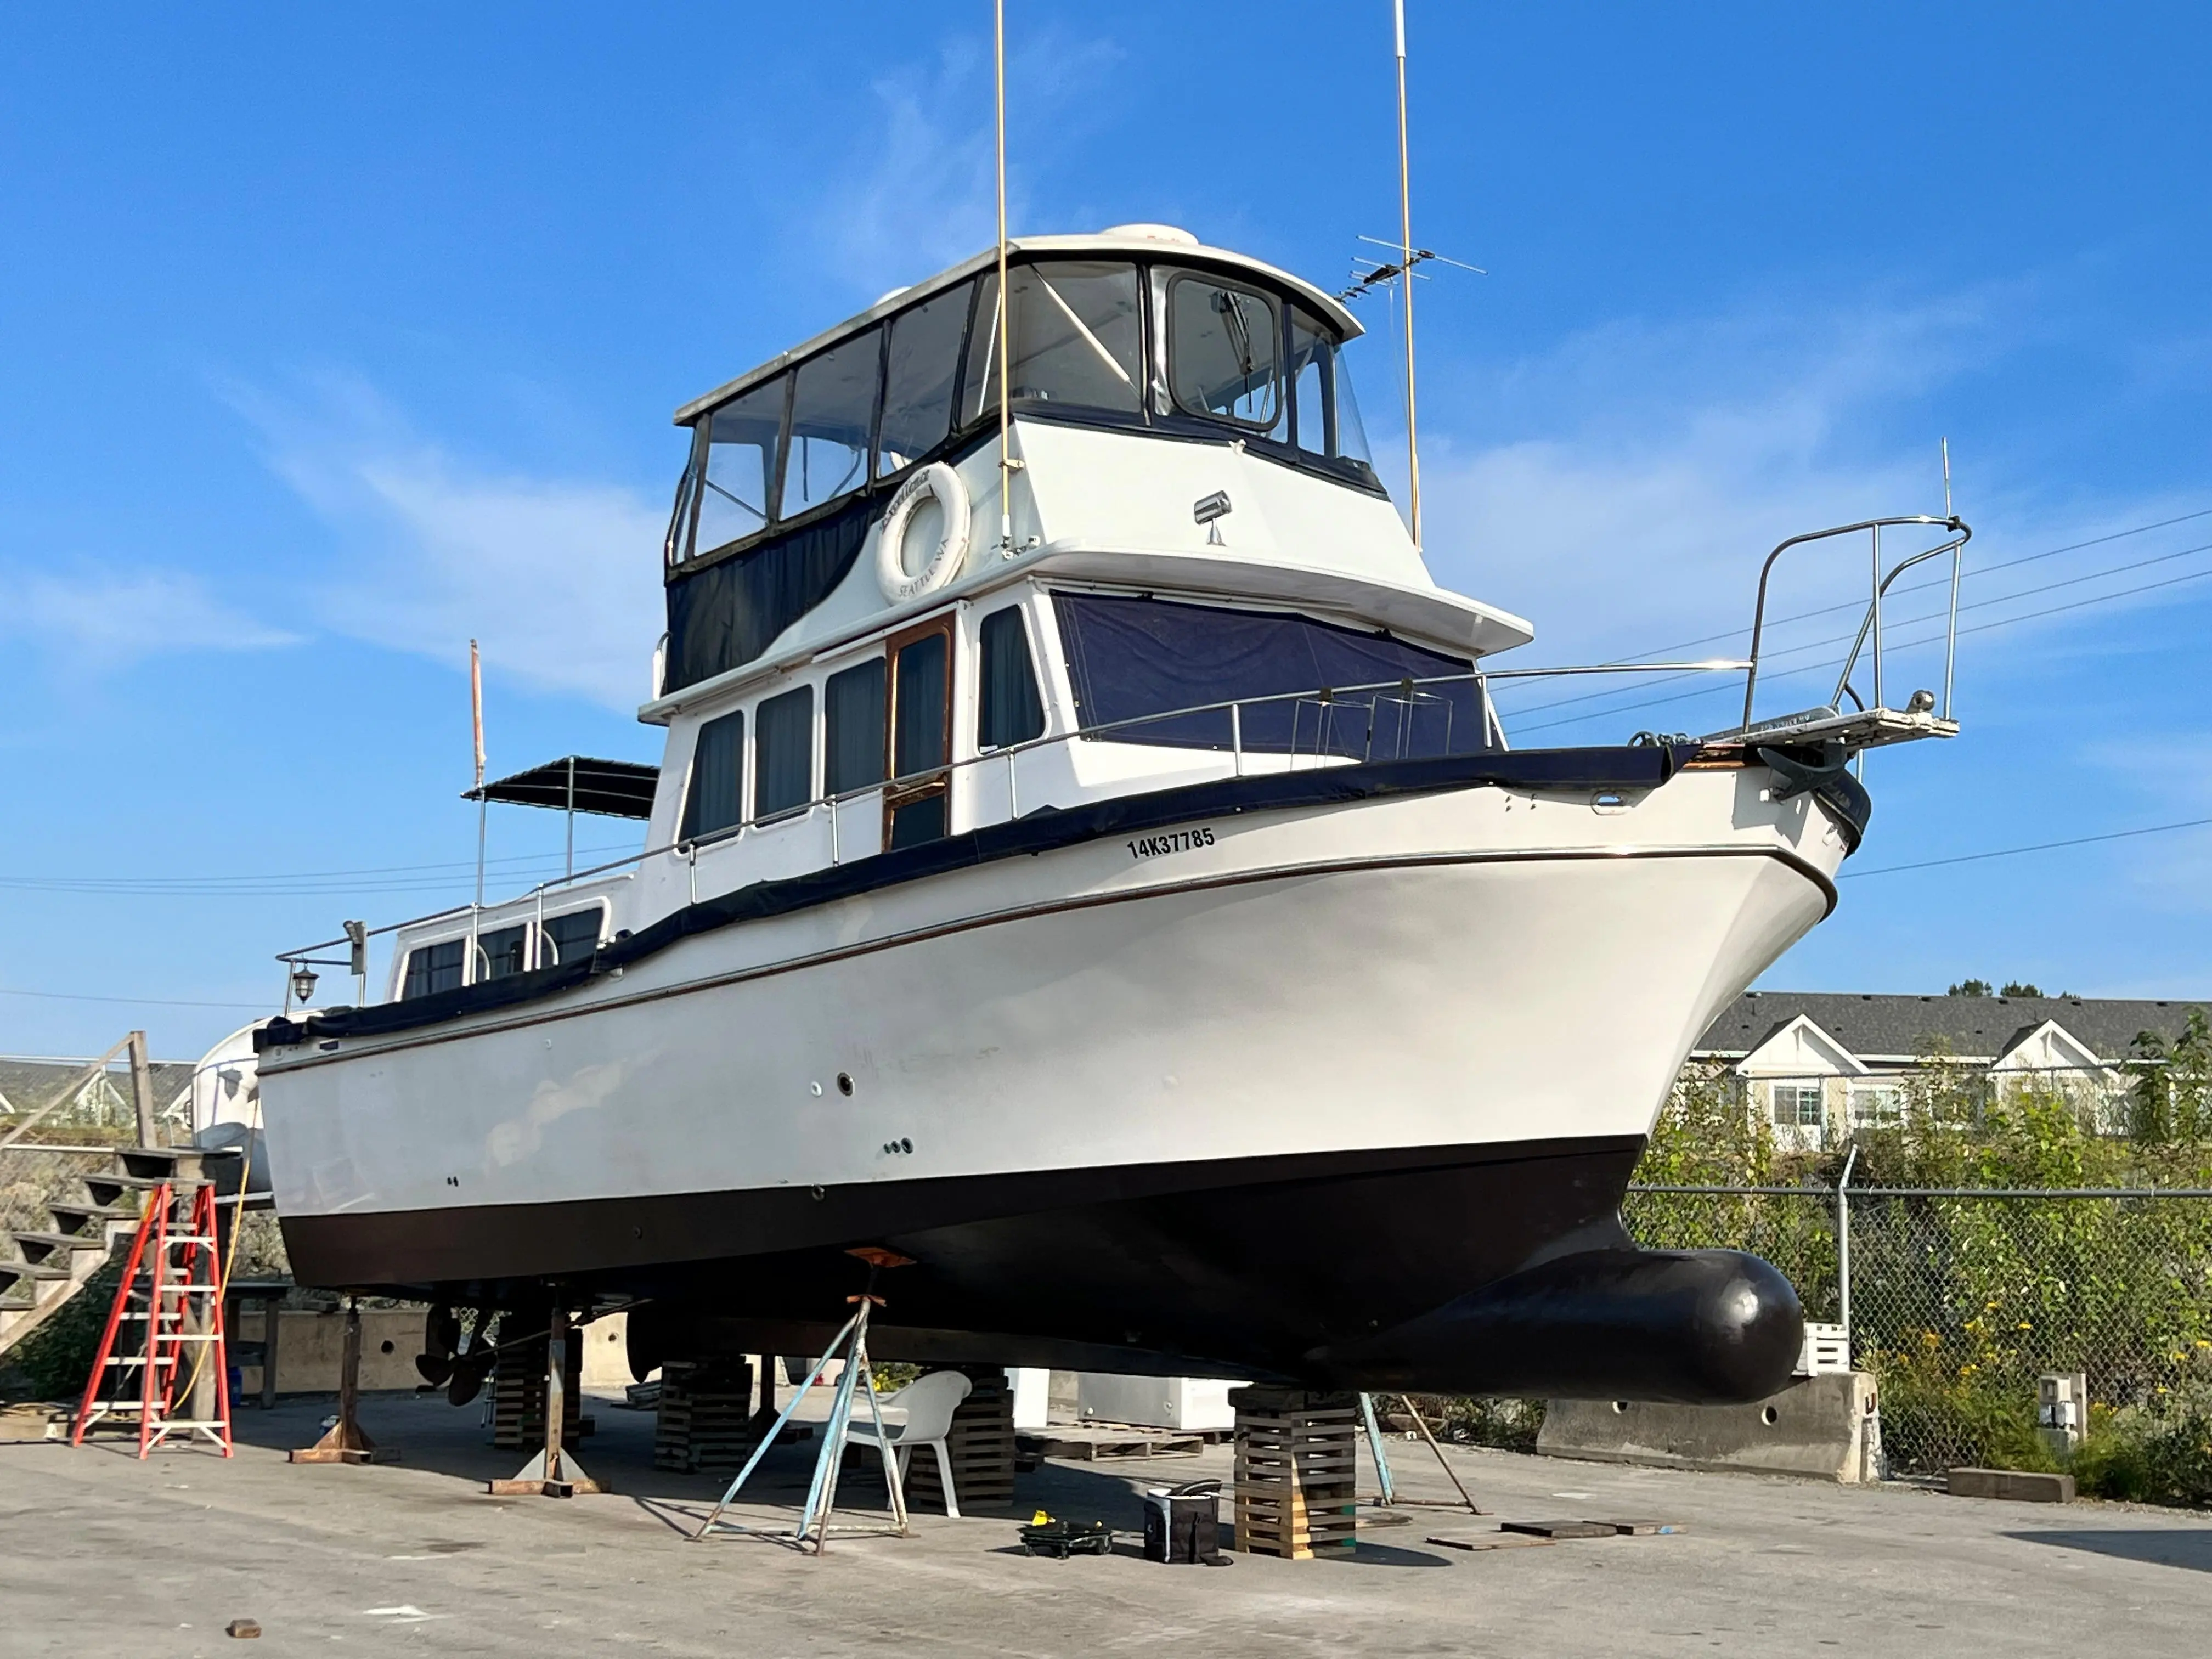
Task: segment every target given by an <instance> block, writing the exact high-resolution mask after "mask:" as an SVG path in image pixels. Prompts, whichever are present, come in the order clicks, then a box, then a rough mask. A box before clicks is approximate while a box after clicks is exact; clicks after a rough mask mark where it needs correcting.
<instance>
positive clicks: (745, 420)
mask: <svg viewBox="0 0 2212 1659" xmlns="http://www.w3.org/2000/svg"><path fill="white" fill-rule="evenodd" d="M784 389H785V383H784V382H783V381H782V380H770V381H769V383H768V384H767V385H766V386H755V387H754V388H753V389H752V390H751V391H750V392H746V393H745V395H744V397H742V398H734V399H732V401H731V402H729V403H726V404H723V405H722V406H721V407H720V409H718V410H715V411H714V413H713V414H711V415H709V416H708V417H707V431H706V436H705V438H704V440H703V441H704V443H705V445H706V449H707V455H706V468H705V471H704V472H703V474H702V477H701V480H700V489H699V531H698V534H697V535H696V537H695V538H693V541H692V545H693V547H694V548H695V549H696V550H697V551H699V552H701V553H711V552H713V551H714V550H715V549H716V548H718V547H722V546H726V544H729V543H731V542H734V541H740V540H742V539H744V538H745V537H747V536H750V535H753V534H756V533H757V532H759V531H761V530H763V529H764V528H766V527H767V525H768V522H769V520H770V519H772V518H774V517H775V494H774V490H775V453H776V442H777V440H778V438H779V436H780V435H781V433H782V430H783V394H784Z"/></svg>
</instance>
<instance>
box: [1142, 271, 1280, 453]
mask: <svg viewBox="0 0 2212 1659" xmlns="http://www.w3.org/2000/svg"><path fill="white" fill-rule="evenodd" d="M1281 326H1282V324H1281V319H1280V313H1278V312H1277V311H1276V309H1275V302H1274V301H1273V300H1270V299H1269V298H1268V297H1267V295H1264V294H1261V293H1257V292H1255V290H1253V289H1249V288H1239V287H1237V285H1236V284H1235V283H1223V282H1217V281H1216V280H1214V279H1213V278H1212V277H1211V276H1189V275H1184V276H1176V277H1174V278H1172V279H1171V280H1170V282H1169V283H1168V386H1169V389H1170V392H1172V394H1173V395H1174V398H1175V401H1176V407H1177V408H1179V409H1181V410H1182V411H1183V412H1184V413H1185V414H1187V415H1206V416H1214V417H1215V418H1218V419H1221V420H1228V421H1234V422H1237V424H1238V425H1240V426H1250V427H1257V428H1261V429H1262V430H1265V429H1267V428H1272V427H1273V426H1275V425H1276V424H1277V422H1278V421H1279V419H1280V418H1281V415H1282V386H1281V383H1280V382H1281V376H1280V374H1279V366H1280V365H1279V360H1280V357H1281V355H1282V350H1281V341H1280V337H1279V335H1280V330H1281Z"/></svg>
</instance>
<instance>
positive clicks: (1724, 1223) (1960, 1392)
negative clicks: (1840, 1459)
mask: <svg viewBox="0 0 2212 1659" xmlns="http://www.w3.org/2000/svg"><path fill="white" fill-rule="evenodd" d="M1847 1197H1848V1202H1846V1203H1843V1204H1839V1203H1838V1195H1837V1194H1836V1192H1835V1191H1834V1190H1832V1189H1825V1188H1790V1187H1765V1188H1754V1187H1741V1188H1724V1187H1662V1186H1650V1187H1638V1188H1632V1189H1631V1191H1630V1192H1629V1194H1628V1197H1627V1200H1626V1203H1625V1205H1624V1206H1623V1209H1622V1213H1623V1216H1624V1218H1626V1221H1627V1223H1628V1226H1629V1230H1630V1231H1631V1232H1632V1233H1633V1234H1634V1235H1635V1236H1636V1237H1637V1238H1638V1241H1639V1242H1640V1243H1644V1244H1646V1245H1649V1246H1651V1247H1654V1248H1660V1249H1710V1248H1722V1249H1741V1250H1748V1251H1750V1252H1752V1253H1753V1255H1760V1256H1764V1257H1765V1259H1766V1260H1767V1261H1771V1262H1773V1263H1774V1265H1775V1266H1776V1267H1779V1268H1780V1269H1781V1270H1782V1271H1783V1272H1784V1273H1786V1274H1787V1275H1788V1276H1789V1278H1790V1280H1791V1282H1792V1283H1793V1284H1795V1285H1796V1286H1797V1288H1798V1292H1799V1295H1800V1296H1801V1297H1802V1299H1803V1302H1804V1304H1805V1313H1806V1317H1807V1318H1808V1319H1814V1320H1819V1321H1822V1322H1828V1323H1838V1324H1848V1325H1849V1327H1850V1335H1851V1352H1852V1357H1853V1363H1854V1364H1857V1365H1858V1366H1859V1367H1860V1368H1861V1369H1862V1370H1869V1371H1871V1372H1873V1373H1874V1374H1875V1377H1876V1378H1877V1380H1878V1383H1879V1385H1880V1389H1881V1412H1882V1438H1883V1443H1884V1446H1885V1448H1886V1449H1887V1453H1888V1455H1889V1459H1890V1463H1891V1468H1892V1470H1893V1473H1896V1474H1935V1473H1937V1472H1939V1471H1941V1470H1943V1469H1946V1468H1954V1467H1957V1466H1960V1465H1962V1464H1978V1463H2016V1462H2020V1461H2021V1458H2022V1457H2024V1456H2025V1457H2029V1458H2032V1457H2033V1455H2034V1449H2035V1446H2036V1443H2037V1442H2036V1433H2035V1403H2036V1379H2037V1378H2038V1377H2039V1376H2041V1375H2042V1374H2043V1373H2045V1372H2046V1371H2081V1372H2083V1373H2085V1374H2086V1376H2087V1379H2088V1384H2089V1397H2090V1400H2091V1402H2092V1405H2093V1407H2102V1408H2105V1409H2106V1410H2114V1411H2117V1410H2122V1409H2126V1408H2135V1409H2136V1410H2137V1411H2148V1412H2152V1413H2156V1412H2159V1411H2160V1410H2162V1409H2163V1408H2164V1407H2166V1406H2167V1405H2168V1404H2169V1403H2170V1402H2173V1401H2182V1400H2186V1399H2190V1398H2191V1397H2193V1396H2201V1395H2203V1392H2204V1391H2205V1390H2206V1389H2208V1388H2212V1190H2191V1191H2144V1190H2137V1189H2132V1188H2078V1189H2071V1190H2069V1189H2033V1188H1995V1189H1984V1188H1848V1189H1847ZM1846 1261H1848V1263H1849V1267H1848V1273H1846V1270H1845V1267H1844V1263H1845V1262H1846Z"/></svg>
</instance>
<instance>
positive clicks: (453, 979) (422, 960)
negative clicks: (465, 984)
mask: <svg viewBox="0 0 2212 1659" xmlns="http://www.w3.org/2000/svg"><path fill="white" fill-rule="evenodd" d="M468 949H469V942H468V940H466V939H441V940H440V941H439V942H438V943H437V944H435V945H416V947H415V948H414V949H413V950H411V951H409V952H408V953H407V975H406V978H405V980H404V981H403V983H402V984H401V986H400V988H399V994H400V995H401V996H403V997H427V996H429V995H431V994H433V993H435V992H438V991H458V990H459V989H460V988H461V963H462V962H463V961H464V960H465V958H466V957H467V955H468Z"/></svg>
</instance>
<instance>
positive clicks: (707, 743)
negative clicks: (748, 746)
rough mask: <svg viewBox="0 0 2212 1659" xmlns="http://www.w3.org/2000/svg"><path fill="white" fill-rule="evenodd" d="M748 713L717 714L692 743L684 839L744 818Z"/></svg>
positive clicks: (715, 831)
mask: <svg viewBox="0 0 2212 1659" xmlns="http://www.w3.org/2000/svg"><path fill="white" fill-rule="evenodd" d="M744 764H745V714H744V710H743V709H742V708H740V709H738V711H737V712H736V713H734V714H721V715H717V716H716V717H715V718H714V719H713V720H708V722H707V723H706V724H705V725H703V726H701V727H700V728H699V737H698V740H697V741H696V743H694V744H692V746H691V788H690V793H689V794H688V795H686V796H685V798H684V831H683V836H682V839H683V840H684V841H696V840H698V839H699V838H700V837H701V836H713V835H718V834H720V832H721V831H723V830H725V829H729V828H731V827H732V825H734V824H735V823H738V821H739V820H740V819H742V818H743V817H744V805H743V802H744V789H743V788H742V787H741V785H742V782H743V780H744Z"/></svg>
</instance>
